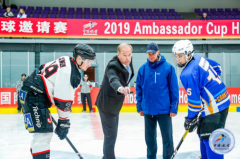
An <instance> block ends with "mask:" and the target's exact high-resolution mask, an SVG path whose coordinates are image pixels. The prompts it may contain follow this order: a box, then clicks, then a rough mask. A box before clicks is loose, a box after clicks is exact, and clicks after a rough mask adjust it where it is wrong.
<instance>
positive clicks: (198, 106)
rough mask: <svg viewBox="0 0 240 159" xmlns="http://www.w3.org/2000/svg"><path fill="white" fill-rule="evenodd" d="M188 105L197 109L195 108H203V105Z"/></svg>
mask: <svg viewBox="0 0 240 159" xmlns="http://www.w3.org/2000/svg"><path fill="white" fill-rule="evenodd" d="M188 105H189V106H191V107H195V108H201V107H202V106H201V105H195V104H190V103H188Z"/></svg>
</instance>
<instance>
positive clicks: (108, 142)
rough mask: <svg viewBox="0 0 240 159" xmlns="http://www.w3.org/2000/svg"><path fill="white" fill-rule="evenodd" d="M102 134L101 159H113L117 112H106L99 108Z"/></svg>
mask: <svg viewBox="0 0 240 159" xmlns="http://www.w3.org/2000/svg"><path fill="white" fill-rule="evenodd" d="M99 114H100V118H101V122H102V129H103V134H104V142H103V159H115V153H114V147H115V143H116V139H117V132H118V120H119V114H116V115H110V114H106V113H104V112H103V111H101V110H100V109H99Z"/></svg>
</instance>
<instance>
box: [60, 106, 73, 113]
mask: <svg viewBox="0 0 240 159" xmlns="http://www.w3.org/2000/svg"><path fill="white" fill-rule="evenodd" d="M57 109H59V110H61V111H62V112H70V111H71V110H62V109H61V108H59V107H57Z"/></svg>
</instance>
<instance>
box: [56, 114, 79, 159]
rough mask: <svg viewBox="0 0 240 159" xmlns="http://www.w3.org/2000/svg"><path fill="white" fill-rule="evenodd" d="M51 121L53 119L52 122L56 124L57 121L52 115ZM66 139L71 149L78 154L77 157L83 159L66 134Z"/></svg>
mask: <svg viewBox="0 0 240 159" xmlns="http://www.w3.org/2000/svg"><path fill="white" fill-rule="evenodd" d="M52 121H53V123H54V124H55V125H56V126H57V122H56V120H55V119H54V118H53V116H52ZM66 140H67V142H68V143H69V145H70V146H71V147H72V149H73V150H74V151H75V153H76V154H77V155H78V157H79V158H80V159H83V157H82V156H81V154H80V153H79V152H78V150H77V149H76V148H75V146H74V145H73V144H72V142H71V141H70V140H69V139H68V137H67V136H66Z"/></svg>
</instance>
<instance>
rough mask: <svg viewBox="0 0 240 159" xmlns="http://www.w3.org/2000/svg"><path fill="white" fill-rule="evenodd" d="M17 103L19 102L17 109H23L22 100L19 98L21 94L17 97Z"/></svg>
mask: <svg viewBox="0 0 240 159" xmlns="http://www.w3.org/2000/svg"><path fill="white" fill-rule="evenodd" d="M17 99H18V100H17V103H18V108H17V110H20V111H21V109H22V105H21V103H20V100H19V96H18V97H17Z"/></svg>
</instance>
